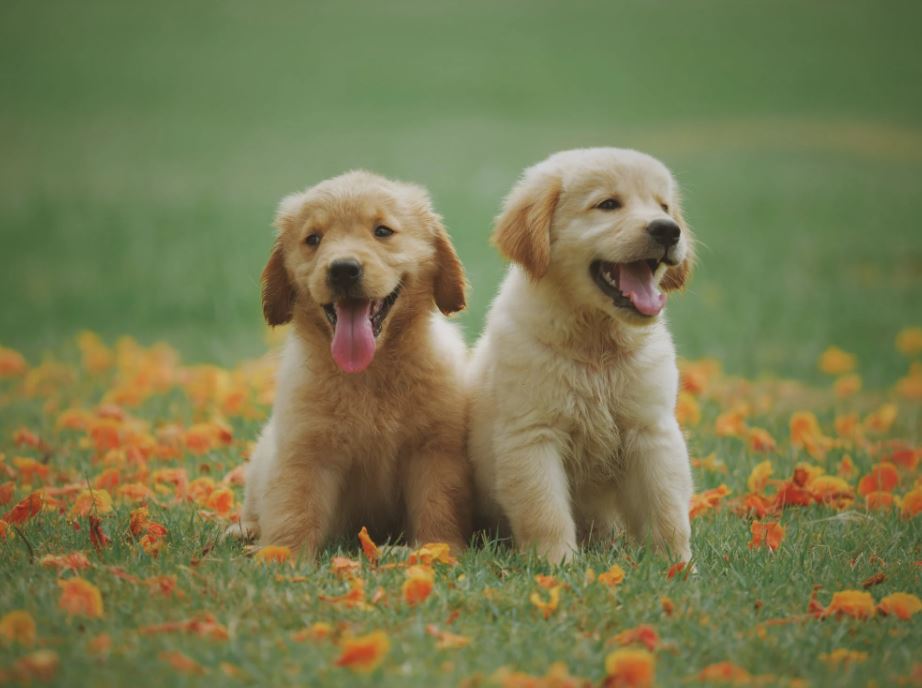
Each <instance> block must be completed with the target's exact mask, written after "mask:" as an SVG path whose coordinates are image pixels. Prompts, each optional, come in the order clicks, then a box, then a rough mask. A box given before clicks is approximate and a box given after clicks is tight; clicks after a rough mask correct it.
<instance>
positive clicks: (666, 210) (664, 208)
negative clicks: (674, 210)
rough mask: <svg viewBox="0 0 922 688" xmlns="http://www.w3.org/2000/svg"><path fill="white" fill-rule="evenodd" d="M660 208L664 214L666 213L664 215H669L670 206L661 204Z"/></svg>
mask: <svg viewBox="0 0 922 688" xmlns="http://www.w3.org/2000/svg"><path fill="white" fill-rule="evenodd" d="M659 207H660V208H662V209H663V212H664V213H668V212H669V205H668V204H666V203H660V204H659Z"/></svg>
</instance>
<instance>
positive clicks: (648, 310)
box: [589, 258, 666, 318]
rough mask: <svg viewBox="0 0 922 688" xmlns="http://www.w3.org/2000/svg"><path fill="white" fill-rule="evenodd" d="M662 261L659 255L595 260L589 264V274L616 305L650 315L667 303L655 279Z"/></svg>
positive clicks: (657, 313) (647, 316) (646, 315)
mask: <svg viewBox="0 0 922 688" xmlns="http://www.w3.org/2000/svg"><path fill="white" fill-rule="evenodd" d="M664 264H666V263H665V261H664V260H662V259H659V258H649V259H646V260H635V261H633V262H630V263H610V262H608V261H605V260H595V261H593V262H592V264H591V265H590V266H589V273H590V274H591V275H592V279H593V280H594V281H595V283H596V285H597V286H598V287H599V289H601V290H602V293H604V294H605V295H606V296H607V297H608V298H610V299H611V300H612V302H613V303H614V304H615V306H617V307H618V308H623V309H625V310H629V311H632V312H634V313H636V314H637V315H640V316H643V317H646V318H653V317H655V316H657V315H659V313H660V311H662V310H663V307H664V306H665V305H666V295H665V294H663V293H662V292H661V291H660V290H659V286H658V285H657V281H656V275H657V272H658V271H659V270H660V268H661V266H662V265H664Z"/></svg>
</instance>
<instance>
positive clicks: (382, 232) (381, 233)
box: [375, 225, 394, 239]
mask: <svg viewBox="0 0 922 688" xmlns="http://www.w3.org/2000/svg"><path fill="white" fill-rule="evenodd" d="M393 233H394V230H393V229H391V228H390V227H385V226H384V225H378V226H377V227H375V236H376V237H378V238H379V239H386V238H387V237H389V236H390V235H391V234H393Z"/></svg>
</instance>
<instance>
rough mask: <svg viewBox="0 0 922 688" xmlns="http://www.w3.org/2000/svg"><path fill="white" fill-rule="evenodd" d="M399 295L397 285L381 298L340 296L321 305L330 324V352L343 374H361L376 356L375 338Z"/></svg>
mask: <svg viewBox="0 0 922 688" xmlns="http://www.w3.org/2000/svg"><path fill="white" fill-rule="evenodd" d="M399 294H400V287H399V286H398V287H397V288H396V289H394V291H392V292H391V293H390V294H388V295H387V296H385V297H384V298H383V299H342V300H341V301H335V302H333V303H327V304H324V306H323V312H324V315H326V317H327V320H328V321H329V322H330V324H331V325H332V326H333V341H332V343H331V344H330V353H332V355H333V360H334V361H335V362H336V365H338V366H339V367H340V369H341V370H343V371H344V372H346V373H360V372H362V371H363V370H365V369H366V368H367V367H368V366H369V365H371V361H372V359H373V358H374V356H375V339H377V337H378V335H380V334H381V330H382V329H383V327H384V320H385V319H386V318H387V316H388V313H390V311H391V307H392V306H393V305H394V302H395V301H396V300H397V296H398V295H399Z"/></svg>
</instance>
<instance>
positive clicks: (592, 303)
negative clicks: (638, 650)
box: [469, 149, 692, 563]
mask: <svg viewBox="0 0 922 688" xmlns="http://www.w3.org/2000/svg"><path fill="white" fill-rule="evenodd" d="M607 197H617V198H618V199H619V200H620V201H621V202H622V203H623V206H624V207H623V208H622V209H621V210H618V211H617V212H603V211H600V210H598V209H596V205H597V204H598V203H599V202H600V201H601V200H604V199H605V198H607ZM661 204H665V205H666V206H667V208H668V212H667V210H663V208H662V207H661ZM545 216H546V218H545ZM663 217H672V218H673V219H674V220H675V221H677V222H678V223H679V224H680V226H682V228H683V231H682V237H681V240H680V242H679V245H678V246H677V247H675V254H674V258H675V260H676V262H677V263H678V264H677V265H676V266H675V267H674V268H669V270H668V271H667V270H665V266H662V269H661V270H659V271H658V273H657V276H658V278H659V280H660V283H661V285H664V286H665V287H667V288H675V287H678V286H681V284H682V282H684V280H685V278H686V276H687V274H688V270H689V267H690V260H691V236H690V232H689V231H688V228H687V227H686V226H685V223H684V220H682V218H681V214H680V213H679V208H678V196H677V191H676V188H675V184H674V182H673V180H672V176H671V175H670V173H669V172H668V170H666V168H665V167H664V166H663V165H662V164H661V163H659V162H658V161H656V160H654V159H653V158H650V157H649V156H646V155H643V154H641V153H636V152H634V151H625V150H619V149H589V150H576V151H567V152H564V153H560V154H557V155H555V156H552V157H551V158H549V159H548V160H546V161H544V162H542V163H540V164H538V165H536V166H535V167H533V168H530V169H529V170H527V171H526V173H525V176H524V177H523V179H522V181H521V182H520V183H519V184H518V186H517V187H516V188H515V189H514V190H513V192H512V193H511V194H510V196H509V198H508V199H507V201H506V205H505V208H504V211H503V213H502V214H501V216H500V217H499V218H498V220H497V229H496V234H495V241H496V243H497V245H498V246H499V247H500V249H501V250H502V251H503V252H504V253H506V254H507V256H509V257H511V258H512V259H513V260H516V261H517V262H519V263H520V264H517V265H513V266H512V267H510V269H509V272H508V274H507V275H506V278H505V280H504V281H503V283H502V286H501V287H500V291H499V295H498V296H497V297H496V300H495V301H494V302H493V305H492V307H491V309H490V313H489V315H488V318H487V324H486V328H485V330H484V333H483V335H482V337H481V338H480V340H479V342H478V343H477V346H476V348H475V350H474V353H473V359H472V364H471V367H470V370H469V384H470V386H471V390H472V402H471V405H472V406H471V421H470V422H471V427H470V431H469V452H470V455H471V458H472V461H473V463H474V469H475V478H476V486H477V493H478V501H479V509H480V513H481V514H482V515H483V516H484V517H485V519H486V524H487V525H488V526H494V525H496V524H500V526H501V527H502V525H508V526H511V530H512V534H513V537H514V538H515V541H516V543H517V545H518V546H519V547H520V548H522V549H526V550H527V549H531V548H534V549H536V550H537V552H538V553H539V554H541V555H543V556H545V557H547V559H548V560H549V561H551V562H554V563H556V562H560V561H562V560H564V559H566V558H568V557H569V556H571V555H572V553H573V552H574V551H575V550H576V548H577V546H578V543H579V542H580V541H585V540H586V539H587V538H588V537H590V535H591V536H592V537H601V538H607V537H610V535H611V534H612V533H613V531H615V529H616V528H618V527H619V526H624V527H625V528H626V529H627V530H628V532H629V533H630V534H631V535H632V536H633V537H634V538H636V539H638V540H641V541H643V540H645V539H646V538H648V537H649V538H652V539H653V540H654V541H655V542H656V543H657V544H658V545H659V546H661V547H663V548H665V549H668V550H669V551H671V552H672V553H673V554H674V555H675V556H678V557H681V558H682V559H683V560H688V558H689V557H690V556H691V550H690V547H689V537H690V525H689V518H688V506H689V499H690V497H691V494H692V480H691V471H690V467H689V461H688V453H687V450H686V446H685V441H684V439H683V436H682V434H681V432H680V430H679V426H678V424H677V422H676V420H675V415H674V407H675V401H676V395H677V389H678V371H677V368H676V363H675V351H674V347H673V344H672V340H671V338H670V335H669V332H668V331H667V329H666V323H665V321H664V318H663V317H662V315H660V316H659V317H656V318H652V319H651V318H644V317H642V316H639V315H637V314H633V313H629V312H627V311H625V310H624V309H622V308H619V307H617V306H615V305H614V304H613V303H612V301H611V299H609V298H608V297H607V296H606V295H605V294H603V293H602V292H601V290H600V289H599V288H598V286H597V285H596V284H595V283H594V282H593V280H592V278H591V277H590V274H589V265H590V263H591V262H592V261H593V260H595V259H603V260H608V261H612V262H627V261H631V260H637V259H640V258H643V257H646V255H647V254H648V253H649V252H650V251H651V247H650V245H649V237H648V236H647V233H646V231H645V228H646V226H647V224H648V223H649V222H650V221H652V220H654V219H657V218H663ZM542 222H546V226H542V225H541V223H542ZM536 224H537V225H538V226H537V227H536V226H535V225H536ZM523 237H526V238H524V239H523ZM542 241H545V242H547V243H546V245H545V246H544V247H541V246H538V247H537V249H535V247H534V246H528V244H529V243H534V242H542ZM545 249H546V251H545ZM545 252H546V253H547V258H546V259H545V260H544V261H543V262H542V260H541V256H542V255H544V253H545ZM535 256H538V261H537V262H534V261H533V260H532V259H533V258H534V257H535ZM669 271H672V272H669ZM667 273H668V274H667ZM667 280H670V282H669V284H668V285H667V284H666V281H667Z"/></svg>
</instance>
